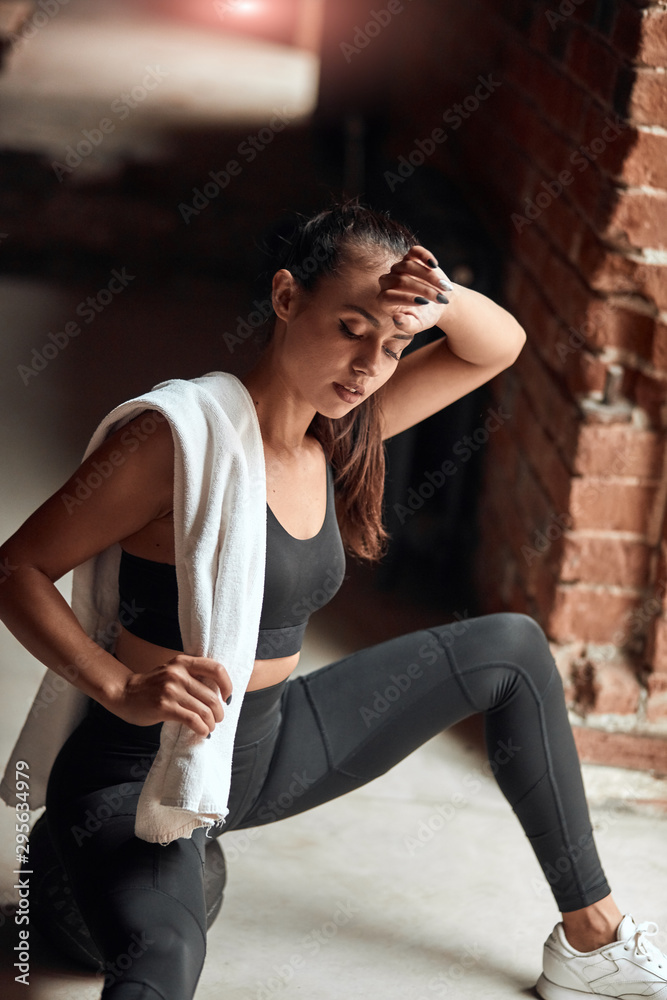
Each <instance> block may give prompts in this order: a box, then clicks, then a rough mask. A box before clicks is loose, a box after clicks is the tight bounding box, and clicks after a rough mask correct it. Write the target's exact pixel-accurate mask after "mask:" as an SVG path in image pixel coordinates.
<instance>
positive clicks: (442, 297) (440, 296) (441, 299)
mask: <svg viewBox="0 0 667 1000" xmlns="http://www.w3.org/2000/svg"><path fill="white" fill-rule="evenodd" d="M436 299H437V300H438V302H442V303H443V305H447V303H448V302H449V299H448V298H447V296H446V295H443V294H442V292H438V294H437V295H436Z"/></svg>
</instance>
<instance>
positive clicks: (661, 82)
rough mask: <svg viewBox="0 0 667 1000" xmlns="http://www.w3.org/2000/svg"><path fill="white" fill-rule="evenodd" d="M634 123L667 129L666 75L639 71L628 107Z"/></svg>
mask: <svg viewBox="0 0 667 1000" xmlns="http://www.w3.org/2000/svg"><path fill="white" fill-rule="evenodd" d="M628 114H629V117H630V118H631V119H632V121H634V122H636V123H637V124H640V125H662V127H663V128H667V87H665V76H664V73H657V72H656V71H655V70H649V69H645V70H641V69H640V70H638V71H637V73H636V75H635V81H634V86H633V88H632V94H631V95H630V102H629V106H628Z"/></svg>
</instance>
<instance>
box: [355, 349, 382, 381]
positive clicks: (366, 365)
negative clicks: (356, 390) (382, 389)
mask: <svg viewBox="0 0 667 1000" xmlns="http://www.w3.org/2000/svg"><path fill="white" fill-rule="evenodd" d="M379 369H380V347H379V345H374V344H370V343H366V344H364V345H363V346H361V345H360V347H359V350H358V351H357V355H356V357H355V359H354V370H355V371H357V372H361V373H363V374H365V375H377V373H378V371H379Z"/></svg>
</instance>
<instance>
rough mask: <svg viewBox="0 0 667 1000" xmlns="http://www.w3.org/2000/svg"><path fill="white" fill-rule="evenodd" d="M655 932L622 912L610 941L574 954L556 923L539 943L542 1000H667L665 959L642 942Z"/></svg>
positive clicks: (539, 982) (650, 927) (649, 925)
mask: <svg viewBox="0 0 667 1000" xmlns="http://www.w3.org/2000/svg"><path fill="white" fill-rule="evenodd" d="M657 933H658V925H657V924H655V923H653V921H652V920H650V921H648V922H647V923H644V924H639V926H637V924H636V923H635V922H634V920H633V918H632V917H631V916H630V914H629V913H628V914H626V915H625V916H624V917H623V920H622V921H621V923H620V925H619V927H618V930H617V932H616V938H617V940H616V941H612V942H611V944H605V945H603V946H602V948H596V950H595V951H577V950H576V949H575V948H573V947H572V945H571V944H570V943H569V942H568V940H567V938H566V937H565V933H564V931H563V925H562V924H557V925H556V926H555V927H554V929H553V931H552V932H551V934H550V935H549V937H548V938H547V940H546V942H545V944H544V972H543V974H542V975H541V976H540V978H539V979H538V981H537V986H536V989H537V993H538V995H539V996H541V997H542V998H543V1000H583V998H584V997H587V996H594V997H598V996H599V997H616V998H618V1000H637V998H638V997H650V998H651V1000H667V955H663V953H662V952H661V951H659V950H658V948H656V946H655V945H654V944H651V942H650V941H649V940H648V935H653V934H657Z"/></svg>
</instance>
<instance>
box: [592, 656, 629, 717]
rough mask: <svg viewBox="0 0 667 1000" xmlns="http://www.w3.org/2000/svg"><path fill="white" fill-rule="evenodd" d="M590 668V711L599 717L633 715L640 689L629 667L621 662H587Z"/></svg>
mask: <svg viewBox="0 0 667 1000" xmlns="http://www.w3.org/2000/svg"><path fill="white" fill-rule="evenodd" d="M589 662H590V665H591V667H592V705H591V710H592V711H593V712H595V713H597V714H599V715H607V714H611V713H613V714H614V715H634V713H635V712H636V711H637V709H638V708H639V698H640V693H641V689H640V686H639V683H638V681H637V678H636V677H635V675H634V672H633V671H632V669H631V667H630V666H629V665H628V664H627V663H624V662H623V661H622V660H620V659H619V660H617V661H616V662H610V663H600V662H595V661H589Z"/></svg>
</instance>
